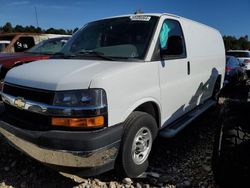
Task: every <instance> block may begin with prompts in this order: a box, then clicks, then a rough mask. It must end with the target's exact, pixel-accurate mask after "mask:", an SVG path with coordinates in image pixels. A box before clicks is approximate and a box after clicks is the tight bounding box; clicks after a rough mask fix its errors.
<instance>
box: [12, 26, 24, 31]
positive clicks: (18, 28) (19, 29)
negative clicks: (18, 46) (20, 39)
mask: <svg viewBox="0 0 250 188" xmlns="http://www.w3.org/2000/svg"><path fill="white" fill-rule="evenodd" d="M14 31H15V32H24V31H25V28H24V27H23V26H21V25H16V27H15V28H14Z"/></svg>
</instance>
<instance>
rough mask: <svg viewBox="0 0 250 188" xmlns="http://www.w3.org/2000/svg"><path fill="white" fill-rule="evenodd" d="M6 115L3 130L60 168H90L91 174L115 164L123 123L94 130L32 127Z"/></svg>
mask: <svg viewBox="0 0 250 188" xmlns="http://www.w3.org/2000/svg"><path fill="white" fill-rule="evenodd" d="M3 119H4V118H1V117H0V133H1V134H2V135H3V136H4V137H5V138H6V139H7V140H8V141H9V143H10V144H11V145H13V146H14V147H16V148H17V149H18V150H20V151H22V152H23V153H25V154H27V155H28V156H30V157H32V158H34V159H36V160H38V161H40V162H42V163H45V164H47V165H49V166H53V167H56V168H58V169H67V168H70V169H71V170H72V168H85V169H88V170H87V171H88V173H87V174H86V175H91V176H92V175H97V174H100V173H102V172H104V171H106V170H109V169H112V168H113V166H114V161H115V158H116V156H117V153H118V150H119V145H120V139H121V135H122V132H123V129H122V125H116V126H113V127H112V128H106V129H104V130H98V131H92V132H91V131H89V132H84V131H81V132H76V131H75V132H73V131H72V132H69V131H56V130H51V131H30V130H24V129H21V128H18V127H15V126H14V125H11V124H9V123H8V122H6V121H4V120H3ZM104 168H105V169H104ZM91 169H94V171H93V172H91ZM98 169H99V170H98ZM83 175H85V174H83Z"/></svg>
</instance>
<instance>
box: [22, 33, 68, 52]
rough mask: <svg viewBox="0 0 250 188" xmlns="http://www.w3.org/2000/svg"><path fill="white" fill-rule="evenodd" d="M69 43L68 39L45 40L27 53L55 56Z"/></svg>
mask: <svg viewBox="0 0 250 188" xmlns="http://www.w3.org/2000/svg"><path fill="white" fill-rule="evenodd" d="M67 41H68V38H67V37H63V38H53V39H48V40H44V41H42V42H40V43H39V44H37V45H35V46H33V47H32V48H30V49H29V50H27V51H26V52H28V53H39V54H55V53H57V52H59V51H60V50H61V49H62V47H63V46H64V44H65V43H66V42H67Z"/></svg>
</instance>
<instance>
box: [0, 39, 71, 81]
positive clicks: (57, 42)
mask: <svg viewBox="0 0 250 188" xmlns="http://www.w3.org/2000/svg"><path fill="white" fill-rule="evenodd" d="M69 38H70V37H58V38H52V39H48V40H44V41H42V42H40V43H39V44H37V45H36V46H33V47H32V48H30V49H29V50H27V51H25V52H22V53H12V54H6V53H1V54H0V80H1V82H2V81H3V79H4V77H5V75H6V73H7V72H8V71H9V70H10V69H11V68H13V67H15V66H18V65H21V64H24V63H29V62H31V61H36V60H43V59H49V58H50V57H51V56H52V55H53V54H55V53H57V52H59V51H60V50H61V49H62V47H63V46H64V44H65V43H66V42H67V41H68V39H69ZM1 85H2V84H1Z"/></svg>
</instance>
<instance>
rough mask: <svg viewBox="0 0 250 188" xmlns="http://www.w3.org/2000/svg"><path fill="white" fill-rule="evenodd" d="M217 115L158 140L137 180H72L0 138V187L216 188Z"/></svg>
mask: <svg viewBox="0 0 250 188" xmlns="http://www.w3.org/2000/svg"><path fill="white" fill-rule="evenodd" d="M219 112H220V106H217V107H214V108H212V109H210V110H209V111H207V112H205V113H204V114H203V115H202V116H200V117H199V118H198V119H196V120H195V121H194V122H193V123H192V124H190V126H189V127H188V128H186V129H185V130H184V131H183V132H182V133H180V134H179V135H177V136H176V137H175V138H173V139H162V138H158V139H157V140H156V141H155V143H154V146H153V151H152V154H151V156H150V166H149V169H148V171H147V172H146V173H145V174H144V175H143V176H142V177H140V178H137V179H130V178H124V179H123V178H121V177H118V176H117V175H116V173H115V171H110V172H107V173H105V174H102V175H100V176H98V177H94V178H88V179H83V178H77V177H75V180H73V179H70V178H67V177H65V176H63V175H61V174H60V173H58V172H56V171H54V170H52V169H50V168H48V167H46V166H44V165H42V164H40V163H38V162H36V161H34V160H33V159H30V158H29V157H27V156H25V155H23V154H22V153H20V152H19V151H17V150H16V149H14V148H12V147H11V146H10V145H9V144H7V143H6V141H5V140H4V138H2V137H0V147H1V150H0V158H1V160H0V187H21V188H24V187H36V188H37V187H38V188H39V187H78V188H81V187H89V188H91V187H111V188H115V187H126V188H127V187H136V188H142V187H145V188H147V187H168V188H182V187H183V188H184V187H197V188H206V187H209V188H216V187H218V186H216V184H215V182H214V179H213V173H212V170H211V157H212V150H213V140H214V133H215V130H216V127H217V125H218V115H219ZM77 182H78V183H77ZM79 182H80V183H79Z"/></svg>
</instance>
